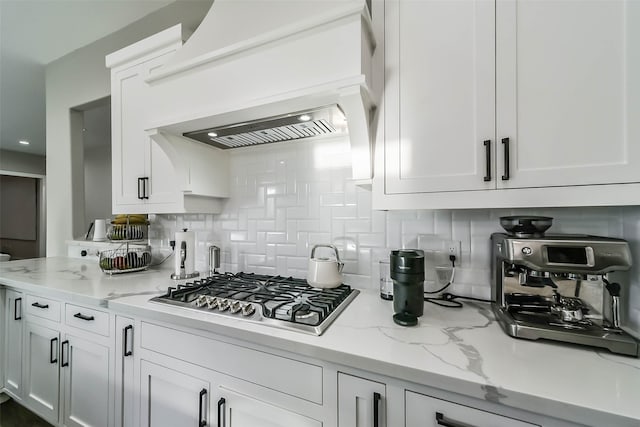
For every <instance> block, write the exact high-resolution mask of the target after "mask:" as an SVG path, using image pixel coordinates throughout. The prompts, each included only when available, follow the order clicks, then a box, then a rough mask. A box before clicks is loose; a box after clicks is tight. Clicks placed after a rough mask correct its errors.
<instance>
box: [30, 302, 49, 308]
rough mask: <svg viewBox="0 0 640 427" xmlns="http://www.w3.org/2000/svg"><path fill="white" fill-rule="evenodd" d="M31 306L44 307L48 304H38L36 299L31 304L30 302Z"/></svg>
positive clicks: (47, 306)
mask: <svg viewBox="0 0 640 427" xmlns="http://www.w3.org/2000/svg"><path fill="white" fill-rule="evenodd" d="M31 307H36V308H42V309H45V308H49V304H40V303H39V302H38V301H36V302H34V303H33V304H31Z"/></svg>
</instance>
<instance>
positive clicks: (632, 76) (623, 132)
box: [496, 0, 640, 188]
mask: <svg viewBox="0 0 640 427" xmlns="http://www.w3.org/2000/svg"><path fill="white" fill-rule="evenodd" d="M638 23H640V4H638V2H636V1H633V0H632V1H609V0H588V1H586V0H585V1H566V0H564V1H563V0H553V1H550V0H544V1H540V0H537V1H531V0H518V1H513V0H509V1H505V0H499V1H498V2H497V5H496V45H497V58H496V63H497V66H496V82H497V101H498V102H497V136H498V139H499V140H501V139H502V138H509V141H510V152H509V154H510V159H509V163H510V164H509V166H510V177H509V180H502V179H500V180H498V186H499V187H502V188H515V187H539V186H558V185H587V184H609V183H625V182H638V181H640V121H639V120H638V117H639V116H638V114H639V113H640V88H639V87H638V82H639V78H640V77H639V76H640V51H639V49H640V30H639V29H638ZM504 159H505V157H504V156H499V160H500V162H501V166H500V167H499V170H500V171H504V170H505V168H504V164H503V163H504ZM501 173H503V172H501Z"/></svg>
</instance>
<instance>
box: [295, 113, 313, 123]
mask: <svg viewBox="0 0 640 427" xmlns="http://www.w3.org/2000/svg"><path fill="white" fill-rule="evenodd" d="M298 120H300V121H301V122H308V121H309V120H311V116H310V115H308V114H303V115H301V116H300V117H298Z"/></svg>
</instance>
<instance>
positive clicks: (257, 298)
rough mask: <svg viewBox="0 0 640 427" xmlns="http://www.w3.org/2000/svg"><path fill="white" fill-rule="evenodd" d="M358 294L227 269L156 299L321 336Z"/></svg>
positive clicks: (169, 291)
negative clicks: (227, 270) (232, 271)
mask: <svg viewBox="0 0 640 427" xmlns="http://www.w3.org/2000/svg"><path fill="white" fill-rule="evenodd" d="M357 294H358V291H357V290H354V289H351V287H349V286H347V285H344V284H343V285H340V286H338V287H337V288H334V289H319V288H313V287H311V286H309V285H308V284H307V282H306V280H304V279H297V278H293V277H283V276H267V275H259V274H252V273H237V274H230V273H224V274H215V275H213V276H211V277H207V278H203V279H200V280H194V281H193V282H190V283H186V284H180V285H178V286H176V287H170V288H169V289H168V290H167V293H166V294H165V295H162V296H159V297H155V298H152V299H151V301H152V302H158V303H163V304H171V305H176V306H181V307H185V308H190V309H194V310H199V311H205V312H208V313H212V314H218V315H226V316H234V317H238V318H242V319H245V320H251V321H256V322H264V323H266V324H269V325H272V326H278V327H281V328H285V329H293V330H298V331H303V332H309V333H312V334H315V335H320V334H322V332H323V331H324V330H325V329H326V328H327V327H328V326H329V324H331V322H333V320H334V319H335V318H336V317H337V316H338V314H339V313H340V312H341V311H342V310H344V308H345V307H346V305H347V304H348V303H349V302H351V301H352V300H353V299H354V298H355V297H356V295H357Z"/></svg>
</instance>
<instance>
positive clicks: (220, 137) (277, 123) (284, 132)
mask: <svg viewBox="0 0 640 427" xmlns="http://www.w3.org/2000/svg"><path fill="white" fill-rule="evenodd" d="M347 133H348V129H347V123H346V119H345V116H344V114H343V112H342V110H340V108H339V107H338V106H337V105H331V106H328V107H322V108H318V109H314V110H303V111H298V112H295V113H288V114H285V115H280V116H275V117H269V118H266V119H261V120H254V121H250V122H245V123H237V124H233V125H228V126H223V127H215V128H208V129H201V130H197V131H191V132H185V133H183V135H184V136H186V137H188V138H191V139H195V140H197V141H200V142H204V143H205V144H209V145H212V146H214V147H218V148H221V149H229V148H240V147H249V146H254V145H261V144H269V143H273V142H283V141H293V140H297V139H303V138H316V137H323V136H338V135H346V134H347Z"/></svg>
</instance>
